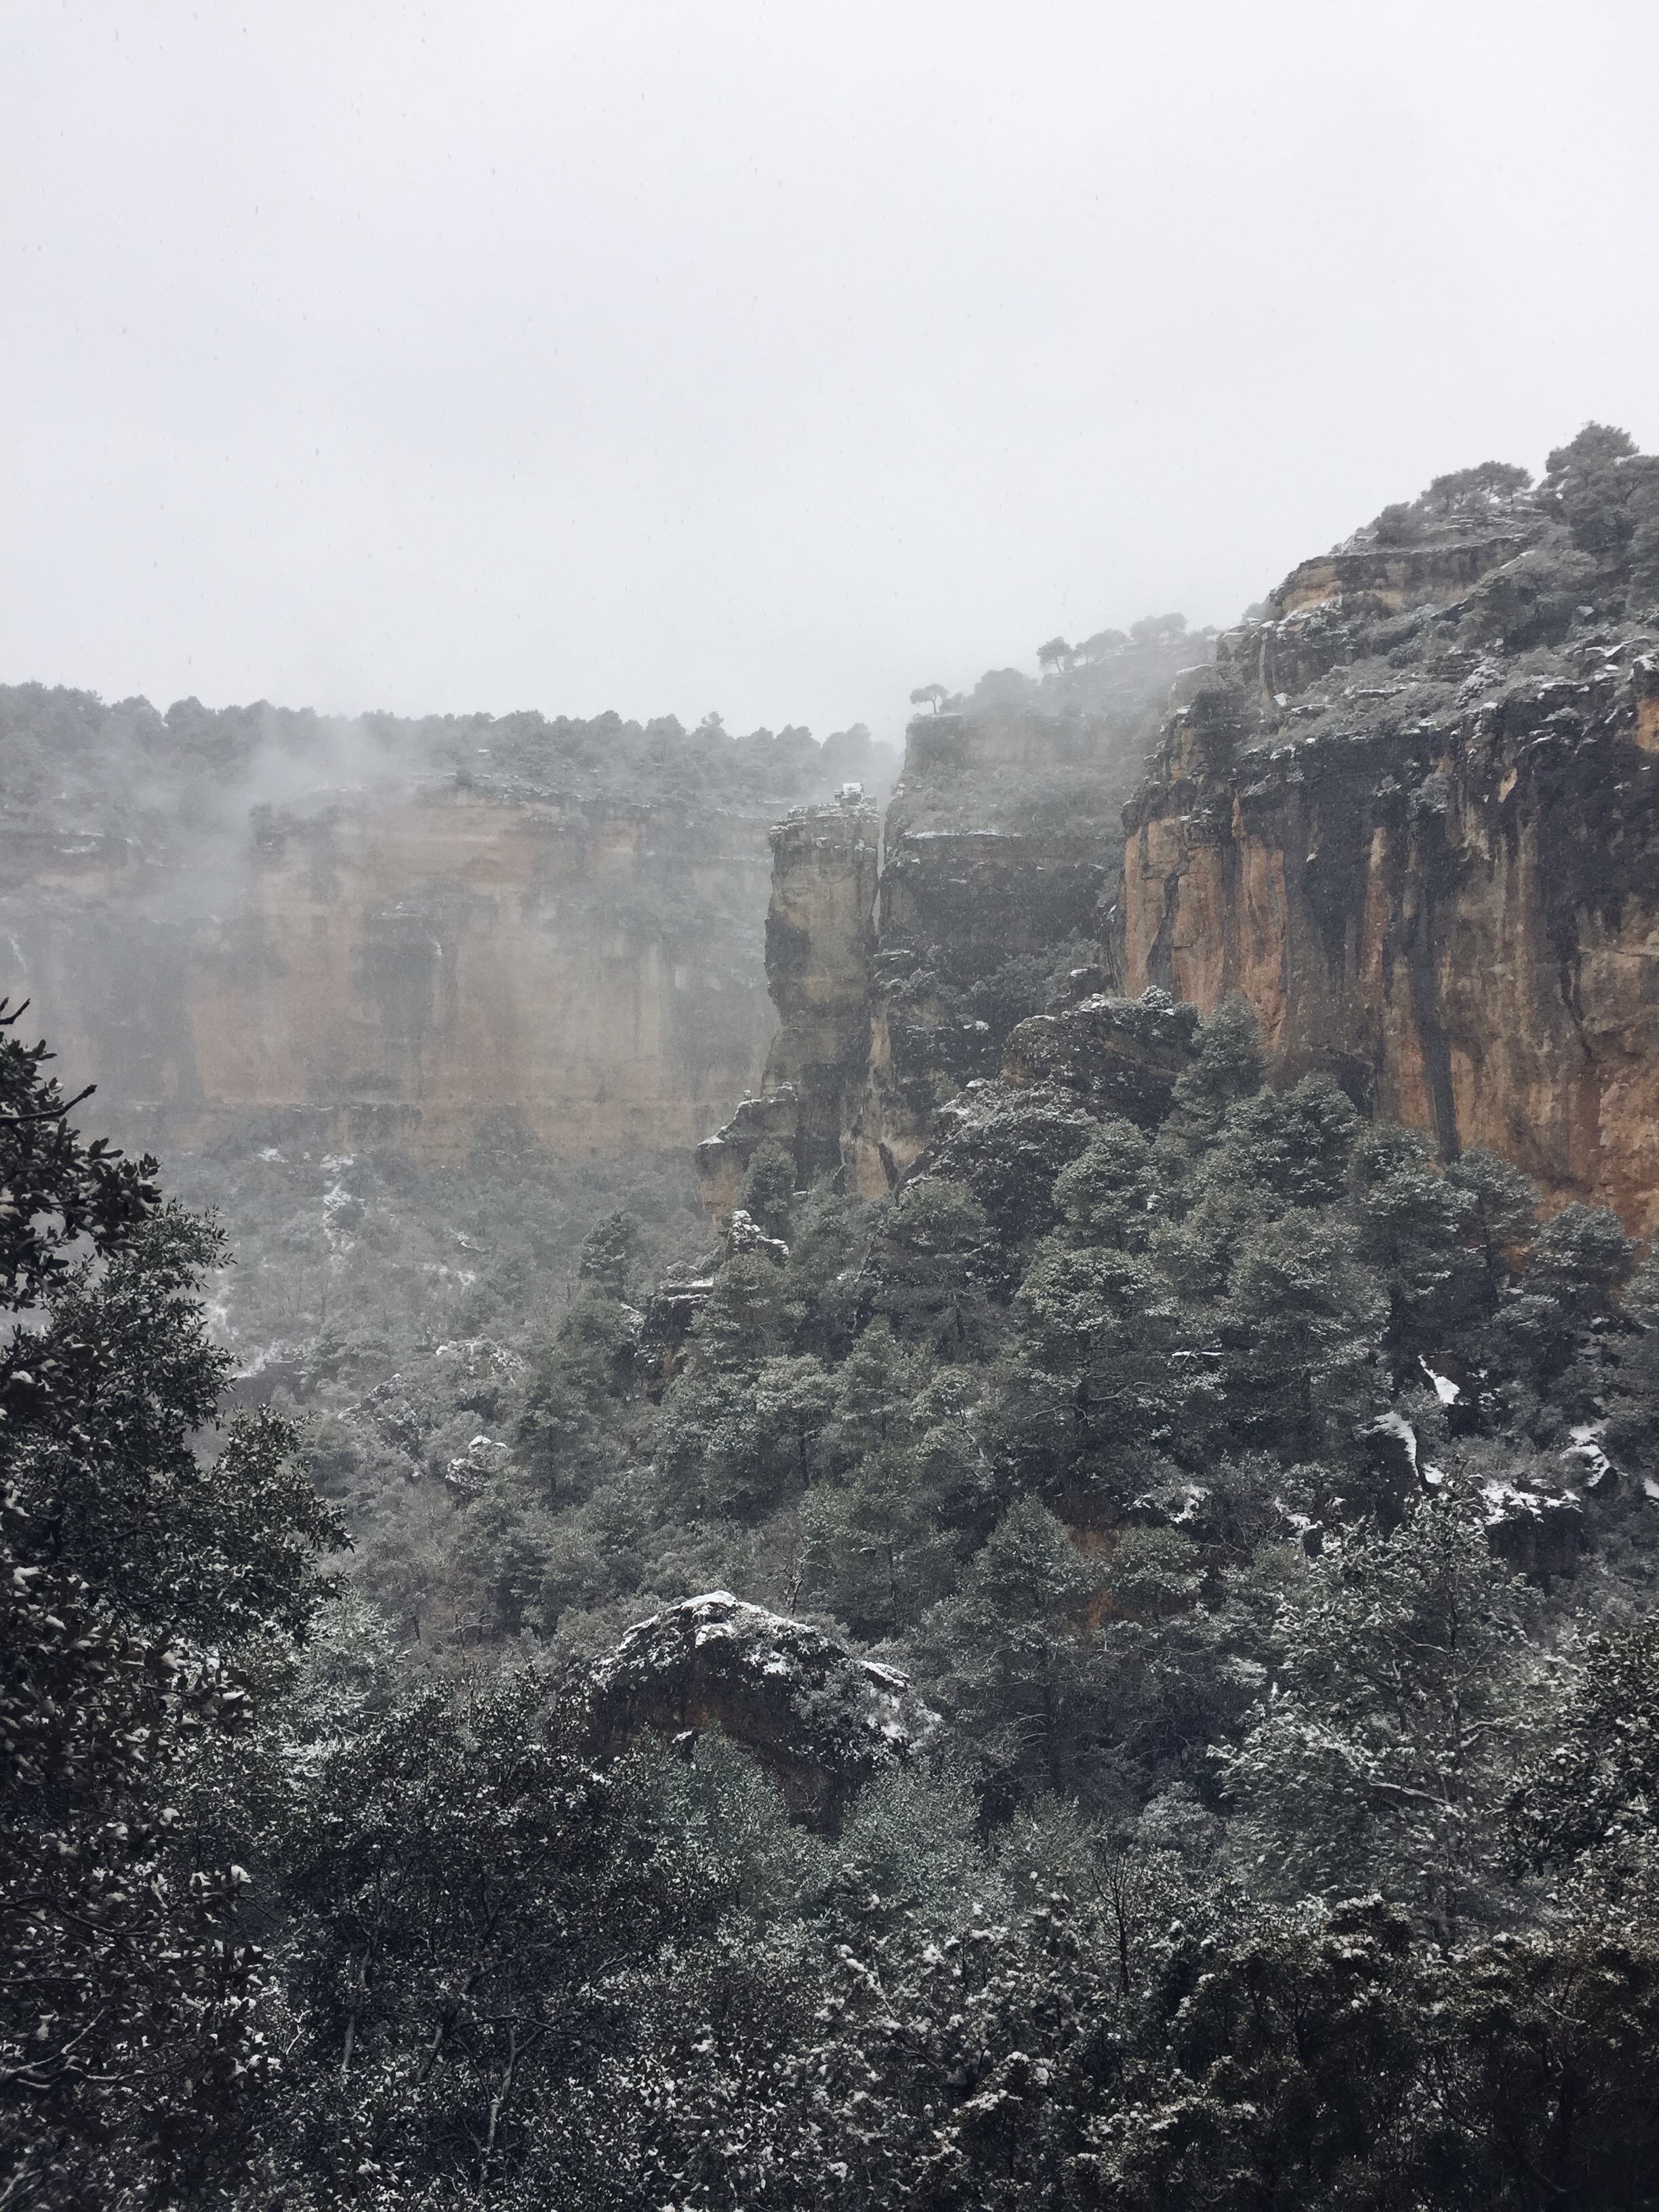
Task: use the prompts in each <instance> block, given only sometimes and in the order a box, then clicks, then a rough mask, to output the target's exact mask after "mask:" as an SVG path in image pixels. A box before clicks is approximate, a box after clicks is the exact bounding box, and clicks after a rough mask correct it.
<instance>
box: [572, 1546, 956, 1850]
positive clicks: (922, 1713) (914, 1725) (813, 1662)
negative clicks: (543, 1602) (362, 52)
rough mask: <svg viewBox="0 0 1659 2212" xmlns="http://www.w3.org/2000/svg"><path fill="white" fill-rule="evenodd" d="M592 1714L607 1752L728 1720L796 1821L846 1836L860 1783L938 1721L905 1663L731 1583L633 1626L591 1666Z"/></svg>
mask: <svg viewBox="0 0 1659 2212" xmlns="http://www.w3.org/2000/svg"><path fill="white" fill-rule="evenodd" d="M588 1713H589V1725H590V1730H591V1736H592V1743H593V1746H594V1748H595V1750H596V1751H598V1752H599V1753H601V1754H604V1753H614V1752H616V1751H618V1750H621V1749H623V1748H624V1747H626V1746H627V1745H629V1744H630V1743H634V1742H636V1741H639V1739H640V1738H641V1737H642V1736H656V1737H659V1738H667V1739H669V1740H670V1741H685V1742H688V1743H689V1741H690V1740H691V1739H693V1738H695V1736H696V1735H699V1734H701V1733H702V1732H703V1731H705V1730H707V1729H719V1731H720V1733H721V1734H722V1735H725V1736H726V1737H728V1738H729V1739H730V1741H732V1742H733V1743H735V1744H738V1745H740V1746H741V1747H743V1748H744V1750H746V1751H750V1752H752V1753H754V1755H755V1757H756V1758H757V1759H758V1760H759V1762H760V1763H761V1765H763V1766H764V1767H765V1768H766V1770H767V1771H768V1772H769V1774H771V1775H772V1776H773V1777H774V1778H775V1780H776V1781H777V1783H778V1784H779V1787H780V1788H781V1790H782V1792H783V1795H784V1798H785V1801H786V1802H787V1804H788V1807H789V1809H790V1812H791V1814H792V1815H793V1818H794V1819H796V1820H799V1822H801V1824H802V1825H803V1826H806V1827H809V1828H811V1829H814V1830H816V1831H817V1832H818V1833H819V1834H822V1835H834V1834H836V1833H837V1832H839V1830H840V1827H841V1825H842V1820H843V1819H844V1817H845V1815H846V1812H847V1808H848V1806H849V1805H850V1803H851V1802H852V1801H853V1799H854V1797H855V1796H857V1795H858V1793H859V1791H860V1790H861V1789H863V1788H864V1787H865V1785H866V1784H867V1783H869V1782H871V1781H872V1780H873V1779H874V1778H876V1777H877V1776H878V1775H880V1774H883V1773H889V1772H891V1771H893V1770H894V1769H895V1768H896V1767H897V1766H898V1765H900V1764H901V1763H902V1761H903V1760H904V1759H907V1758H908V1756H909V1754H910V1753H911V1751H912V1750H913V1749H914V1748H915V1746H916V1744H917V1743H918V1742H919V1741H921V1740H922V1739H923V1738H924V1737H925V1736H926V1735H927V1733H928V1731H929V1729H931V1727H932V1726H933V1715H932V1714H931V1713H930V1712H929V1711H928V1710H927V1707H926V1706H924V1705H921V1703H920V1701H919V1700H918V1699H916V1698H915V1696H914V1695H913V1693H912V1692H911V1689H910V1685H909V1681H908V1677H907V1676H905V1675H903V1674H901V1673H900V1672H899V1671H898V1669H897V1668H893V1667H884V1666H882V1665H881V1664H880V1663H879V1662H877V1661H875V1660H873V1659H859V1658H854V1656H853V1655H852V1654H851V1653H850V1652H849V1651H848V1650H847V1649H846V1647H845V1646H844V1645H843V1644H839V1643H837V1642H836V1639H835V1638H833V1637H830V1636H826V1635H824V1634H823V1632H822V1631H821V1630H819V1629H816V1628H812V1627H809V1626H807V1625H806V1624H805V1622H803V1621H799V1620H787V1619H786V1618H784V1617H783V1616H782V1615H781V1614H778V1613H768V1612H767V1611H766V1610H765V1609H764V1608H763V1607H760V1606H757V1605H746V1604H744V1603H743V1602H742V1601H740V1600H739V1599H737V1598H735V1597H733V1596H732V1595H731V1593H730V1592H729V1591H727V1590H711V1591H709V1592H708V1594H707V1595H703V1596H702V1597H693V1598H687V1599H686V1600H685V1601H684V1603H683V1604H680V1605H676V1606H671V1607H669V1609H668V1610H667V1611H666V1612H665V1613H653V1616H652V1617H651V1619H650V1620H643V1621H641V1622H640V1623H639V1625H638V1626H636V1627H634V1628H630V1629H629V1632H628V1633H627V1635H626V1636H624V1637H623V1640H622V1642H621V1643H620V1644H618V1645H617V1649H616V1650H615V1651H614V1652H612V1653H611V1656H610V1657H609V1658H606V1659H604V1660H601V1661H600V1662H599V1665H598V1666H597V1667H596V1668H594V1670H593V1673H592V1677H591V1680H590V1684H589V1690H588Z"/></svg>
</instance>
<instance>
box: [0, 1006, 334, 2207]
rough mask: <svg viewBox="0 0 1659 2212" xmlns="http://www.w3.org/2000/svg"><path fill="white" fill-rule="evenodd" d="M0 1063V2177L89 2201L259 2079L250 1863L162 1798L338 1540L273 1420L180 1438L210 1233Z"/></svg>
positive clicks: (178, 2180) (162, 2177)
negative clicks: (4, 1258) (205, 1441)
mask: <svg viewBox="0 0 1659 2212" xmlns="http://www.w3.org/2000/svg"><path fill="white" fill-rule="evenodd" d="M5 1051H6V1057H5V1058H4V1060H3V1062H0V1065H3V1068H4V1072H5V1073H6V1075H7V1078H8V1096H7V1105H8V1114H7V1116H6V1118H5V1119H3V1120H0V1183H3V1189H4V1197H5V1203H6V1205H7V1206H8V1207H9V1209H10V1212H9V1218H10V1220H11V1223H12V1230H11V1235H12V1240H13V1241H12V1246H11V1255H10V1257H11V1267H10V1273H9V1285H8V1291H9V1295H8V1299H7V1302H8V1303H9V1304H10V1306H11V1308H12V1310H14V1311H17V1310H19V1309H27V1314H26V1316H25V1318H24V1319H23V1320H22V1321H21V1322H19V1324H18V1325H17V1327H16V1328H15V1331H14V1334H13V1335H12V1337H11V1340H10V1341H9V1343H8V1344H7V1346H6V1347H5V1350H4V1352H3V1356H0V1372H3V1374H4V1376H5V1377H6V1381H7V1385H8V1387H7V1389H6V1394H5V1407H4V1414H5V1418H4V1421H3V1425H0V1480H3V1486H4V1490H3V1506H0V1512H3V1534H0V1954H3V1956H4V1958H5V1960H6V1962H7V1966H6V1972H5V1974H4V1976H3V1977H0V2081H3V2084H4V2088H5V2096H4V2100H3V2112H4V2118H3V2120H0V2191H3V2193H4V2194H5V2196H6V2197H7V2199H8V2201H9V2202H12V2203H20V2204H22V2203H27V2204H30V2205H34V2204H39V2205H41V2206H43V2207H44V2206H46V2205H51V2206H52V2207H54V2208H56V2207H64V2208H69V2207H75V2208H80V2207H82V2206H84V2207H86V2208H88V2212H91V2208H92V2207H94V2206H102V2205H105V2204H108V2203H112V2202H114V2201H115V2196H116V2192H117V2191H131V2192H133V2193H134V2195H133V2199H132V2200H131V2201H137V2198H138V2197H143V2196H144V2195H146V2194H149V2193H152V2192H153V2193H154V2194H155V2196H156V2197H161V2198H165V2199H166V2200H167V2201H177V2199H178V2198H179V2197H184V2196H188V2195H191V2194H193V2193H195V2192H196V2191H198V2190H200V2189H202V2188H204V2187H208V2186H210V2185H212V2184H213V2183H214V2182H215V2181H216V2179H221V2178H223V2177H225V2176H227V2175H228V2174H232V2173H234V2172H235V2171H236V2170H237V2168H238V2166H239V2164H240V2157H241V2152H242V2145H243V2136H244V2133H245V2125H246V2114H247V2110H248V2105H249V2100H250V2099H251V2098H252V2096H253V2094H254V2093H256V2092H257V2091H258V2087H259V2086H260V2083H261V2081H262V2080H263V2079H264V2075H265V2072H266V2070H267V2068H268V2063H269V2060H268V2054H267V2052H266V2051H265V2049H264V2043H263V2039H262V2037H261V2035H260V2033H259V2029H258V2016H257V2007H256V2003H255V1998H256V1996H257V1991H258V1953H257V1952H256V1951H254V1950H253V1949H252V1948H250V1947H249V1946H248V1945H246V1943H240V1942H237V1941H236V1940H235V1936H234V1930H233V1927H232V1923H233V1919H234V1907H235V1904H236V1900H237V1897H238V1894H239V1893H240V1891H241V1890H243V1889H244V1888H246V1886H247V1882H248V1877H247V1875H246V1873H245V1871H244V1870H243V1869H241V1868H240V1867H238V1866H235V1865H228V1864H225V1863H219V1864H216V1865H214V1864H202V1863H199V1862H195V1863H193V1862H192V1858H191V1854H190V1852H189V1850H188V1849H187V1847H186V1844H185V1838H184V1837H183V1835H182V1833H181V1832H180V1830H179V1821H178V1814H177V1811H176V1808H175V1805H174V1803H173V1801H172V1796H171V1793H173V1791H175V1790H178V1788H179V1785H180V1783H181V1781H182V1780H183V1779H184V1778H185V1775H186V1773H187V1771H188V1769H189V1766H190V1763H191V1759H192V1757H193V1756H195V1755H196V1753H197V1746H198V1745H199V1744H201V1743H202V1742H203V1741H204V1740H211V1739H213V1738H215V1737H216V1736H220V1735H223V1734H225V1733H226V1732H228V1731H230V1730H233V1729H236V1728H238V1727H239V1726H241V1725H243V1724H245V1723H246V1716H247V1713H248V1711H249V1705H250V1695H249V1692H250V1687H251V1686H252V1684H253V1683H254V1682H257V1681H258V1680H259V1679H260V1677H261V1676H262V1675H264V1674H268V1673H269V1672H270V1667H271V1663H272V1661H273V1659H275V1658H276V1657H278V1656H279V1655H280V1654H281V1653H283V1651H284V1650H287V1649H289V1647H290V1646H291V1644H292V1643H293V1641H294V1640H295V1639H296V1638H301V1637H302V1636H303V1635H304V1633H305V1631H306V1628H307V1623H308V1621H309V1618H310V1615H311V1613H312V1610H313V1607H314V1606H315V1604H316V1602H317V1601H318V1599H319V1596H320V1595H321V1594H322V1592H323V1590H324V1588H325V1584H324V1583H323V1581H322V1579H321V1578H320V1577H319V1574H318V1571H317V1566H316V1554H317V1553H318V1551H319V1549H320V1548H321V1547H324V1546H325V1545H327V1544H328V1543H330V1542H331V1541H333V1540H334V1539H335V1537H336V1535H337V1524H336V1523H335V1522H334V1519H333V1516H332V1515H331V1513H330V1512H329V1510H327V1509H326V1508H325V1506H324V1505H323V1504H322V1503H321V1501H320V1500H319V1498H318V1497H317V1495H316V1493H315V1492H314V1491H313V1489H312V1487H311V1486H310V1484H309V1482H308V1481H307V1479H306V1476H305V1474H304V1471H303V1469H302V1468H301V1466H300V1464H299V1462H298V1459H297V1455H296V1451H295V1441H296V1440H295V1437H294V1435H293V1432H292V1431H291V1430H290V1429H289V1427H288V1426H287V1425H285V1424H283V1422H282V1421H280V1420H279V1419H276V1417H275V1416H273V1415H270V1414H269V1413H266V1414H262V1415H255V1416H242V1417H240V1418H239V1419H237V1420H236V1421H234V1423H233V1424H232V1425H231V1427H230V1430H229V1431H228V1435H227V1437H226V1438H225V1441H224V1443H223V1446H222V1449H221V1450H220V1451H219V1453H218V1455H217V1456H216V1458H213V1459H211V1460H210V1459H208V1458H207V1457H206V1456H205V1455H204V1454H202V1453H200V1452H198V1450H197V1449H196V1447H195V1444H194V1442H193V1440H192V1436H191V1431H194V1430H198V1429H202V1428H204V1427H208V1426H210V1425H211V1423H212V1421H213V1419H214V1418H215V1413H216V1404H217V1400H218V1396H219V1393H220V1389H221V1387H222V1383H223V1382H224V1379H225V1374H226V1370H227V1368H228V1364H229V1363H228V1361H227V1360H226V1359H225V1358H224V1357H223V1356H222V1354H220V1353H217V1352H214V1351H213V1350H212V1349H211V1348H210V1346H209V1344H208V1340H207V1336H206V1331H205V1328H204V1321H203V1316H202V1313H201V1309H200V1305H199V1303H198V1294H199V1288H200V1283H201V1278H202V1274H203V1272H204V1269H206V1268H207V1267H210V1266H211V1265H212V1264H214V1262H215V1261H216V1260H217V1259H218V1258H219V1256H220V1252H221V1244H220V1239H219V1237H218V1234H217V1231H216V1230H215V1229H214V1228H213V1227H212V1225H210V1224H209V1223H206V1222H202V1221H198V1220H196V1219H194V1218H191V1217H190V1216H188V1215H185V1214H184V1213H182V1212H179V1210H178V1209H177V1208H176V1207H173V1206H162V1205H161V1202H160V1200H159V1196H158V1194H157V1193H156V1192H155V1188H154V1186H153V1184H152V1183H151V1182H150V1181H149V1170H150V1169H151V1168H152V1166H153V1163H149V1162H145V1163H142V1164H140V1166H139V1167H138V1168H137V1169H136V1170H133V1169H130V1168H129V1166H128V1164H126V1163H125V1162H123V1161H121V1160H120V1159H119V1158H118V1157H114V1156H112V1155H111V1154H109V1153H108V1152H107V1151H106V1149H104V1148H102V1147H100V1146H95V1145H94V1146H82V1145H81V1143H80V1141H79V1139H76V1137H75V1136H74V1135H73V1134H72V1133H70V1132H69V1130H68V1129H67V1127H66V1126H65V1125H64V1122H63V1121H62V1118H61V1117H62V1115H63V1112H64V1102H63V1100H62V1097H61V1096H60V1094H59V1093H58V1091H57V1089H56V1086H55V1085H52V1084H50V1082H49V1081H48V1080H47V1079H46V1077H45V1076H44V1074H43V1073H42V1072H41V1064H42V1061H43V1059H44V1057H45V1055H44V1054H42V1053H40V1052H34V1053H27V1052H22V1051H21V1050H20V1049H18V1048H15V1047H9V1046H8V1047H7V1048H5ZM43 1133H44V1135H43ZM66 1227H72V1228H73V1230H74V1231H75V1233H76V1244H77V1250H76V1256H75V1258H74V1261H73V1264H66V1262H67V1261H68V1260H69V1255H68V1253H67V1252H66V1250H65V1249H64V1247H65V1241H66V1240H65V1229H66ZM32 1248H33V1249H32Z"/></svg>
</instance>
